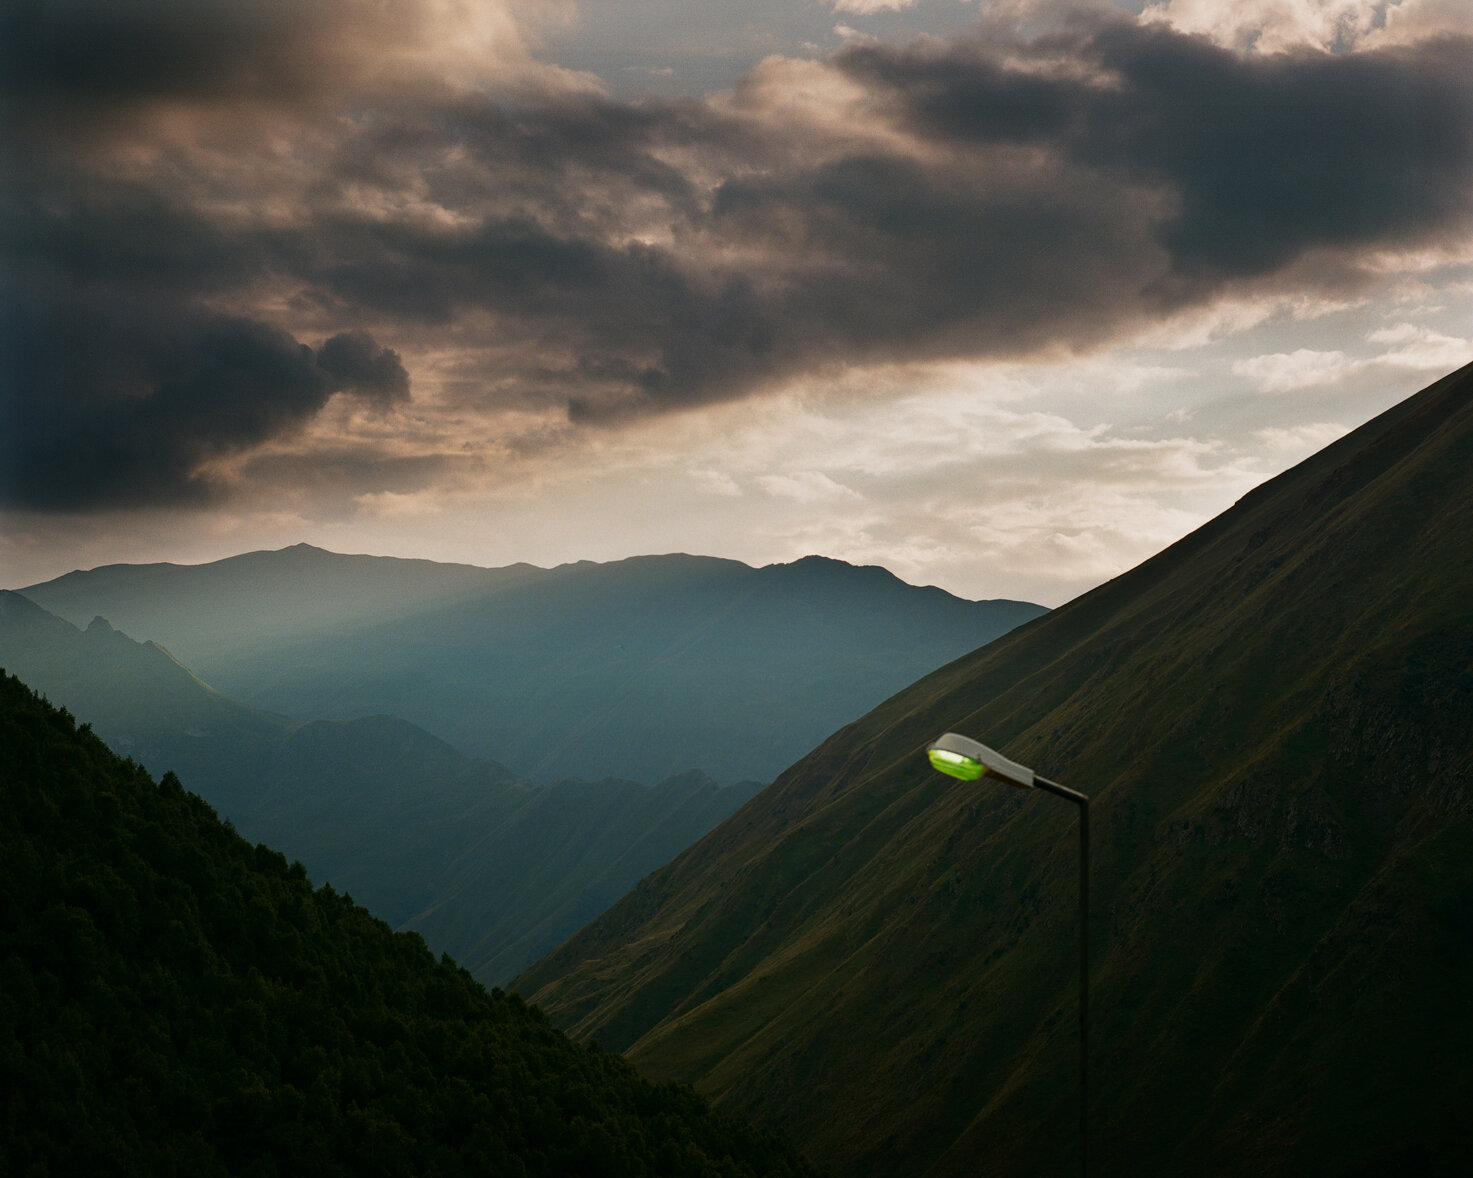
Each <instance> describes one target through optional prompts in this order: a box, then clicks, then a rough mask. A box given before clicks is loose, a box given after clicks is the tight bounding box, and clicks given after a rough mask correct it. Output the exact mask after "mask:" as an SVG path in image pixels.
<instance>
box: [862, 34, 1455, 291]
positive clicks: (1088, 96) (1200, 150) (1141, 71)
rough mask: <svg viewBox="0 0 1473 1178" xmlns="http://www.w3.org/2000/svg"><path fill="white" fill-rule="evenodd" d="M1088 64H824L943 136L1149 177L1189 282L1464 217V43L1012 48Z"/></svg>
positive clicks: (1059, 41)
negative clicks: (1028, 67) (874, 88)
mask: <svg viewBox="0 0 1473 1178" xmlns="http://www.w3.org/2000/svg"><path fill="white" fill-rule="evenodd" d="M1019 51H1020V52H1021V53H1023V54H1024V55H1025V56H1031V57H1035V58H1043V57H1057V56H1060V55H1066V56H1067V57H1068V58H1070V59H1071V60H1073V61H1075V62H1077V63H1085V64H1087V65H1089V66H1091V67H1092V75H1091V76H1083V77H1081V76H1079V75H1078V74H1077V73H1076V74H1065V75H1063V76H1050V75H1049V74H1047V73H1030V72H1024V71H1020V70H1009V69H1006V68H1004V66H1003V64H1002V63H1001V62H1000V61H999V60H998V58H997V56H996V53H995V51H993V50H992V48H991V47H988V46H981V45H977V44H970V45H969V44H967V43H958V44H955V45H951V46H948V47H946V48H945V50H944V51H939V52H938V51H936V50H934V49H912V50H899V51H897V50H889V49H884V48H880V47H861V48H857V49H853V50H850V51H848V52H846V53H844V54H842V55H841V56H840V57H839V59H838V65H839V66H840V68H842V69H844V70H846V71H847V72H848V73H850V74H851V76H854V77H857V78H862V79H865V80H866V81H869V82H871V83H875V84H878V85H880V86H881V87H883V88H884V89H885V90H886V91H887V92H888V94H889V95H890V97H891V98H892V100H893V101H895V102H896V103H897V104H898V105H899V107H900V109H901V110H902V112H903V114H904V117H905V118H906V120H907V122H908V124H909V125H910V126H911V127H913V128H915V129H916V130H918V131H919V132H920V133H922V134H924V135H927V136H929V137H932V138H935V139H940V140H943V141H949V142H976V143H979V144H985V143H992V142H1015V143H1020V144H1028V145H1035V146H1041V147H1045V148H1048V149H1050V150H1053V151H1055V152H1057V153H1058V154H1059V155H1060V157H1061V158H1063V159H1066V160H1070V161H1075V162H1077V163H1079V164H1081V165H1083V166H1087V167H1090V168H1092V169H1096V170H1098V171H1100V172H1101V173H1103V174H1105V175H1109V174H1111V173H1113V174H1120V175H1125V176H1129V177H1132V178H1135V179H1137V180H1138V181H1140V182H1142V183H1146V184H1155V185H1159V186H1162V187H1164V189H1165V190H1166V191H1168V192H1169V193H1170V194H1171V195H1172V196H1173V197H1174V198H1175V200H1176V202H1177V210H1176V213H1175V215H1174V216H1173V217H1172V218H1171V219H1170V220H1169V221H1167V222H1166V223H1164V225H1163V226H1162V230H1161V233H1160V240H1161V242H1162V244H1163V245H1164V246H1165V247H1166V248H1167V249H1168V250H1170V252H1171V256H1172V260H1173V266H1174V270H1175V273H1176V277H1177V278H1178V280H1180V281H1181V282H1183V283H1185V284H1186V289H1185V290H1184V291H1183V293H1184V294H1187V295H1190V294H1191V293H1193V290H1192V288H1193V287H1196V286H1200V285H1203V284H1205V285H1206V286H1208V288H1209V289H1210V287H1211V286H1212V284H1214V283H1217V282H1220V281H1222V280H1224V279H1228V278H1233V277H1241V276H1252V275H1262V274H1267V273H1271V272H1273V271H1274V270H1277V269H1279V268H1281V267H1283V266H1285V265H1286V264H1288V263H1290V262H1292V261H1293V260H1294V259H1295V258H1296V257H1298V256H1300V255H1302V254H1303V253H1304V252H1305V251H1306V250H1308V249H1310V248H1313V247H1316V246H1331V247H1345V246H1356V245H1360V244H1365V243H1372V242H1385V243H1388V244H1389V243H1392V242H1395V241H1398V240H1410V239H1414V238H1415V237H1417V236H1419V235H1425V234H1426V233H1428V232H1429V231H1432V230H1434V229H1436V228H1437V227H1439V226H1442V225H1445V224H1447V223H1448V222H1449V221H1451V220H1453V219H1455V218H1458V217H1465V216H1466V214H1467V211H1468V208H1469V204H1470V197H1473V183H1470V182H1473V41H1470V40H1469V39H1467V38H1447V39H1442V40H1438V41H1432V42H1428V43H1424V44H1422V45H1420V46H1418V47H1416V48H1415V49H1405V48H1398V49H1390V50H1383V51H1378V52H1362V53H1354V54H1341V55H1335V54H1327V53H1317V52H1309V51H1304V52H1300V53H1295V54H1275V55H1267V56H1264V57H1245V56H1242V55H1239V54H1235V53H1232V52H1230V51H1228V50H1226V49H1223V48H1221V47H1219V46H1216V45H1213V44H1211V43H1210V42H1207V41H1205V40H1202V39H1200V38H1196V37H1190V36H1185V35H1183V34H1180V33H1177V32H1174V31H1172V30H1171V29H1169V28H1168V27H1166V26H1164V25H1148V26H1140V25H1137V24H1135V23H1133V22H1128V21H1124V20H1115V21H1107V22H1104V23H1098V24H1095V23H1091V24H1090V25H1088V26H1085V27H1083V28H1076V29H1075V30H1074V31H1073V32H1071V33H1067V34H1057V35H1054V36H1051V37H1048V38H1044V39H1041V40H1040V41H1039V42H1038V43H1036V44H1034V45H1030V46H1022V47H1019Z"/></svg>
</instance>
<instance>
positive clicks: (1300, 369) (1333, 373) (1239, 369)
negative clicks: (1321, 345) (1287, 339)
mask: <svg viewBox="0 0 1473 1178" xmlns="http://www.w3.org/2000/svg"><path fill="white" fill-rule="evenodd" d="M1355 367H1356V364H1355V362H1354V361H1352V360H1350V359H1349V358H1347V357H1346V355H1345V353H1344V352H1341V351H1331V352H1317V351H1315V350H1314V349H1313V348H1297V349H1295V350H1294V351H1292V352H1275V353H1272V354H1270V355H1266V356H1253V357H1250V358H1249V359H1246V360H1238V361H1235V362H1234V364H1233V371H1234V372H1235V373H1237V374H1238V375H1239V376H1246V377H1248V378H1249V379H1250V380H1252V381H1254V382H1255V383H1256V384H1257V385H1258V389H1259V391H1260V392H1264V393H1286V392H1292V391H1293V390H1295V389H1303V388H1309V387H1310V386H1312V385H1322V384H1328V383H1329V382H1330V381H1332V380H1335V379H1336V378H1338V377H1340V376H1343V375H1345V373H1347V372H1349V371H1351V370H1352V369H1353V368H1355Z"/></svg>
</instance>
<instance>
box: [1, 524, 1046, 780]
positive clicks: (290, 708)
mask: <svg viewBox="0 0 1473 1178" xmlns="http://www.w3.org/2000/svg"><path fill="white" fill-rule="evenodd" d="M285 553H286V555H283V553H280V552H278V553H263V554H251V555H250V558H249V560H247V559H246V558H245V557H242V558H232V559H233V560H234V561H235V563H233V564H231V563H229V562H219V563H217V564H216V565H204V566H190V568H189V569H188V570H186V571H184V572H180V571H179V570H175V571H174V573H170V574H169V576H170V577H174V578H175V582H174V583H175V588H173V589H168V588H166V587H165V586H163V585H162V584H160V583H156V582H155V581H152V580H150V581H148V589H147V592H143V591H141V590H137V589H136V586H133V585H132V583H131V581H130V580H129V578H130V577H131V576H132V574H129V577H125V578H123V580H124V581H127V582H128V584H126V585H124V586H123V588H121V589H120V588H118V587H117V586H116V585H112V584H110V583H109V581H108V577H101V578H89V577H88V576H87V575H79V576H76V577H73V578H72V579H70V580H67V581H66V582H65V583H64V584H63V583H61V582H52V583H48V584H46V585H41V586H32V587H30V588H29V589H27V590H26V591H25V592H26V594H27V595H28V596H29V597H30V598H31V599H32V600H34V601H37V602H39V603H40V604H42V605H44V606H47V608H52V609H54V610H55V611H56V612H58V613H60V614H62V615H63V616H66V617H69V618H70V619H72V620H76V621H82V620H85V619H86V618H88V617H91V616H93V614H94V613H104V614H105V615H106V616H107V617H109V618H110V619H111V620H112V621H113V622H114V624H116V625H118V626H120V627H121V628H123V629H125V630H127V631H128V632H129V633H134V634H138V635H140V636H142V637H148V638H153V639H155V640H158V641H160V642H162V643H164V644H165V645H166V646H168V647H169V648H170V649H171V650H174V651H175V652H176V653H178V654H179V655H180V657H181V658H182V659H183V661H184V662H185V663H186V664H187V665H189V666H191V667H192V668H194V669H196V670H197V671H198V672H199V673H200V675H201V677H202V678H204V679H205V680H207V681H208V682H210V683H212V684H215V685H216V686H217V687H219V688H220V690H222V691H224V692H225V693H226V694H228V695H230V696H232V697H233V698H236V699H239V700H241V701H242V702H244V703H247V704H250V705H252V706H255V707H259V708H264V709H266V710H269V711H271V712H275V713H280V714H284V715H288V716H292V717H294V718H296V719H298V720H307V719H323V718H326V719H351V718H354V717H359V716H365V715H372V714H376V713H388V714H393V715H400V716H403V717H404V718H406V719H408V720H411V721H413V722H414V723H416V724H418V725H419V726H420V727H422V728H425V729H427V730H428V731H431V732H433V733H435V734H436V735H437V736H439V737H441V738H442V739H445V740H448V741H449V742H450V743H451V744H453V745H455V746H456V747H457V748H460V749H463V750H465V751H466V752H468V753H470V754H472V755H476V756H485V757H490V758H493V759H495V760H498V761H502V762H504V763H506V764H510V765H514V766H516V767H517V769H518V770H519V771H520V772H522V773H525V774H527V775H528V776H530V777H532V778H533V779H535V780H540V781H544V782H548V781H553V780H557V779H559V778H563V777H568V776H577V777H585V778H586V777H601V776H605V775H608V776H614V777H619V778H624V779H631V780H638V781H658V780H662V779H663V778H665V777H669V776H672V775H677V774H680V773H684V772H685V771H687V770H689V769H701V770H703V771H705V772H707V773H709V774H710V775H711V776H712V777H713V778H715V779H717V780H720V781H725V782H733V781H739V780H770V779H771V778H772V777H773V776H775V775H776V774H777V773H778V772H780V771H781V770H782V769H783V768H785V767H786V766H787V765H788V764H790V763H791V761H792V760H793V759H795V758H796V757H797V756H799V755H801V754H802V753H803V752H804V751H806V750H807V749H808V748H810V747H812V744H813V743H814V742H815V741H817V740H820V739H822V738H823V737H824V736H825V735H827V734H828V733H829V732H831V731H833V729H835V728H837V727H839V726H840V725H841V724H843V723H845V722H847V721H848V720H850V719H852V718H853V717H854V716H855V715H858V714H860V713H861V712H863V711H864V710H865V709H866V708H868V707H871V706H873V705H874V704H875V703H878V702H879V701H880V700H881V699H883V698H884V697H885V696H886V695H888V694H889V693H890V692H892V691H894V690H896V689H898V688H900V687H902V686H904V685H905V684H906V683H907V682H909V681H910V680H912V679H914V678H915V677H916V676H917V675H919V674H921V673H923V672H925V671H927V670H930V669H931V668H933V667H935V666H937V665H939V664H941V663H943V662H945V661H946V660H947V659H949V658H952V657H955V656H956V655H958V654H960V653H962V652H963V651H965V650H968V649H971V648H973V647H974V646H976V645H977V644H978V643H980V642H981V641H984V640H985V639H987V638H989V637H993V636H995V635H996V634H998V633H1001V632H1003V631H1004V630H1006V629H1008V628H1010V627H1012V626H1014V625H1017V624H1018V623H1020V622H1022V621H1025V620H1028V619H1029V618H1032V617H1034V616H1037V615H1038V614H1040V613H1042V612H1044V611H1043V610H1042V607H1039V606H1033V605H1029V604H1028V603H1019V602H1007V601H991V602H968V601H965V600H963V599H961V598H957V597H954V596H952V595H950V594H947V593H945V592H944V591H943V590H940V589H937V588H935V587H934V586H931V587H925V588H918V587H916V586H911V585H907V584H906V583H905V582H903V581H901V580H900V579H899V578H897V577H895V576H894V574H892V573H890V572H889V571H888V570H885V569H881V568H879V567H878V566H862V567H856V566H853V565H849V564H847V563H845V562H842V561H836V560H833V559H831V558H823V557H812V558H806V559H804V560H801V561H796V562H793V563H792V564H789V565H768V566H764V567H762V568H759V569H754V568H752V567H751V566H748V565H745V564H743V563H742V562H740V561H735V560H729V559H722V558H716V557H705V556H691V555H689V554H666V555H660V556H641V557H631V558H628V559H626V560H622V561H615V562H609V563H606V564H599V563H595V562H591V561H581V562H576V563H572V564H566V565H560V566H557V567H556V568H554V569H547V570H544V569H534V568H532V567H531V566H525V565H524V566H513V567H512V568H511V569H510V570H494V569H493V570H475V569H473V568H471V569H466V568H450V566H446V567H445V568H442V567H441V566H436V565H426V564H424V563H423V562H421V563H420V564H416V565H414V566H413V569H412V570H411V573H409V574H406V573H405V568H406V562H399V563H390V564H387V565H385V564H382V563H379V561H380V558H373V557H367V558H365V557H338V556H335V555H333V554H323V553H320V552H319V551H318V550H311V552H310V553H309V554H308V555H309V563H311V564H313V565H314V566H316V565H322V566H323V567H330V568H331V569H333V570H335V571H333V572H332V574H331V576H329V577H326V579H321V578H319V577H318V576H317V574H313V575H311V576H307V575H303V574H301V572H300V570H299V569H298V567H297V566H298V565H299V564H300V558H301V557H302V555H303V554H302V553H301V552H299V551H298V550H295V549H293V550H285ZM242 561H244V562H245V564H244V565H242V563H241V562H242ZM243 567H244V568H246V569H247V571H248V573H249V575H246V574H241V575H240V576H237V574H238V573H239V571H240V569H241V568H243ZM446 568H450V571H448V572H447V571H446ZM272 569H275V571H269V570H272ZM249 570H255V571H254V572H250V571H249ZM261 570H268V571H266V572H262V571H261ZM176 573H177V574H178V575H177V577H176V576H175V574H176ZM110 575H111V574H109V576H110ZM150 576H152V574H150ZM404 576H410V580H409V581H405V580H404V579H403V578H404Z"/></svg>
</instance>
